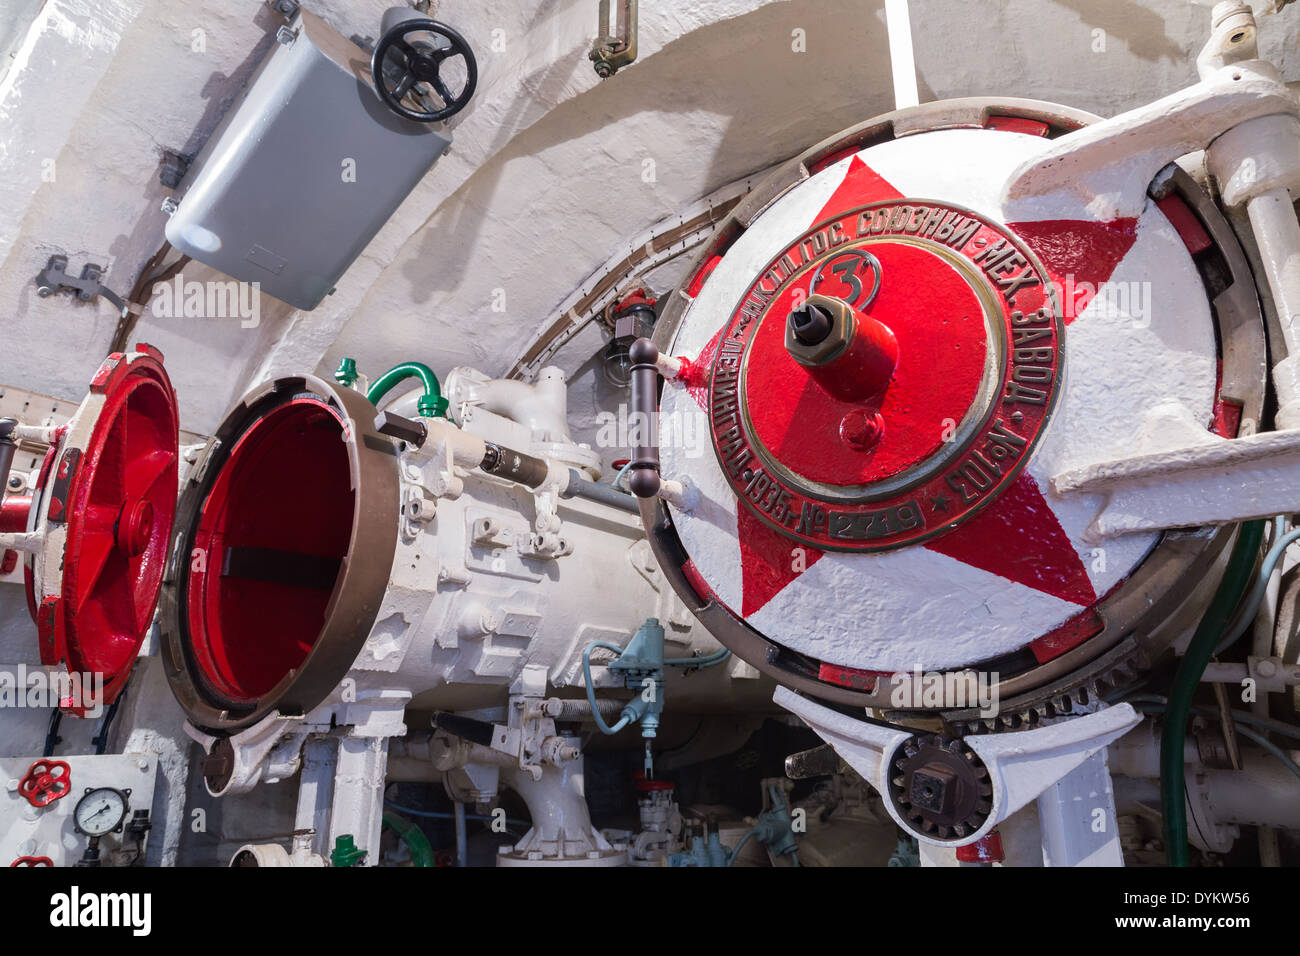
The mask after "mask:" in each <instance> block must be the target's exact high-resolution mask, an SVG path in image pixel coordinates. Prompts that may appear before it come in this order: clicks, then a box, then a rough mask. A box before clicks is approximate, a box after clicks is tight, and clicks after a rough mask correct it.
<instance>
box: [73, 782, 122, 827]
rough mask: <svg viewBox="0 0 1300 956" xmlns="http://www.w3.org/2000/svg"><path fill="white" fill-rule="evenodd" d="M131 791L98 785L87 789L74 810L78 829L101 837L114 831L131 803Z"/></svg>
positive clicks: (120, 823) (74, 818) (74, 819)
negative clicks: (129, 799)
mask: <svg viewBox="0 0 1300 956" xmlns="http://www.w3.org/2000/svg"><path fill="white" fill-rule="evenodd" d="M130 793H131V791H129V790H127V791H125V792H123V791H121V790H114V789H113V788H112V787H96V788H94V789H92V790H87V791H86V793H85V795H84V796H83V797H82V798H81V799H80V800H78V801H77V806H76V808H75V809H74V810H73V811H72V819H73V822H74V823H75V824H76V827H77V830H78V831H79V832H81V833H84V834H86V835H87V836H92V837H101V836H103V835H104V834H105V833H112V832H113V831H114V830H116V829H117V828H118V827H119V826H121V825H122V820H123V819H125V818H126V811H127V809H128V808H129V806H130V804H129V802H128V799H127V798H128V797H129V796H130Z"/></svg>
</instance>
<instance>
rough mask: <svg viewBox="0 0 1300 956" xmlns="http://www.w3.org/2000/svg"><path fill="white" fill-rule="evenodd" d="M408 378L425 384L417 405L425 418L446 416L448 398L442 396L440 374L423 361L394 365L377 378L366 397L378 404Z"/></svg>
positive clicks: (372, 402) (373, 403)
mask: <svg viewBox="0 0 1300 956" xmlns="http://www.w3.org/2000/svg"><path fill="white" fill-rule="evenodd" d="M408 378H418V379H419V380H420V384H421V385H423V386H424V394H423V395H421V396H420V400H419V402H418V403H417V405H416V407H417V409H418V410H419V412H420V414H421V415H422V416H424V417H425V418H445V417H446V416H447V400H446V399H445V398H443V397H442V386H441V385H439V384H438V376H436V375H434V374H433V369H431V368H429V366H427V365H425V364H424V363H423V362H403V363H402V364H401V365H394V366H393V367H392V368H390V369H389V370H388V371H387V372H385V373H384V374H383V375H381V376H379V378H377V379H375V381H374V384H372V385H371V386H370V390H369V391H368V392H366V398H367V399H369V401H370V404H371V405H375V406H378V405H379V402H380V400H381V399H383V397H384V396H385V395H387V394H388V393H389V392H390V391H392V389H393V387H394V386H396V385H397V384H398V383H399V382H404V381H406V380H407V379H408Z"/></svg>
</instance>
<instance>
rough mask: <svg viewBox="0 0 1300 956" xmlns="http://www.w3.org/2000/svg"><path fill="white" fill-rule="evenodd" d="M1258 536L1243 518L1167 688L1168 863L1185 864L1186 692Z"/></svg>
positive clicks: (1237, 590) (1218, 634)
mask: <svg viewBox="0 0 1300 956" xmlns="http://www.w3.org/2000/svg"><path fill="white" fill-rule="evenodd" d="M1263 538H1264V522H1263V521H1247V522H1245V523H1244V524H1242V526H1241V529H1240V530H1239V531H1238V532H1237V541H1236V543H1235V544H1234V545H1233V547H1232V554H1231V556H1230V557H1229V558H1228V566H1227V568H1226V570H1225V571H1224V573H1223V580H1222V581H1221V582H1220V584H1219V588H1218V590H1217V591H1215V594H1214V599H1213V600H1212V601H1210V606H1209V609H1208V610H1206V612H1205V616H1204V617H1202V618H1201V622H1200V624H1198V625H1197V626H1196V632H1195V633H1194V634H1193V635H1192V640H1191V643H1190V644H1188V645H1187V650H1186V652H1185V653H1184V654H1183V659H1182V661H1180V662H1179V664H1178V670H1177V672H1176V673H1175V674H1174V683H1173V687H1172V688H1171V689H1170V691H1169V704H1168V709H1167V712H1166V715H1165V723H1164V727H1163V728H1162V730H1161V734H1160V803H1161V808H1162V811H1163V817H1164V836H1165V857H1166V861H1167V862H1168V864H1169V865H1170V866H1187V865H1189V863H1190V854H1189V851H1188V848H1187V781H1186V779H1185V778H1184V776H1183V774H1184V767H1183V744H1184V742H1185V741H1186V739H1187V718H1188V712H1189V709H1190V708H1191V705H1192V695H1193V694H1195V693H1196V688H1197V687H1198V686H1199V685H1200V683H1201V676H1202V675H1203V674H1204V673H1205V666H1206V665H1207V664H1208V663H1209V662H1210V657H1211V656H1213V654H1214V648H1215V647H1216V646H1217V645H1218V643H1219V640H1220V639H1221V638H1222V636H1223V632H1224V630H1225V628H1227V626H1228V623H1229V621H1230V620H1231V618H1232V612H1233V611H1234V610H1236V608H1237V605H1238V604H1240V603H1241V598H1242V595H1243V594H1244V593H1245V591H1246V586H1247V584H1248V583H1249V582H1250V576H1251V572H1252V571H1253V570H1254V568H1255V558H1256V556H1257V555H1258V553H1259V545H1260V542H1261V541H1262V540H1263Z"/></svg>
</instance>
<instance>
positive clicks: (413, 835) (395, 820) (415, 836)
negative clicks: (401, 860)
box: [384, 811, 434, 866]
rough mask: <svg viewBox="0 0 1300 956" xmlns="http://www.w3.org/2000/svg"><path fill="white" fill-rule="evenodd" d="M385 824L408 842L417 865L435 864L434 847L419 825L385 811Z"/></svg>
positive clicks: (408, 847) (412, 857) (407, 844)
mask: <svg viewBox="0 0 1300 956" xmlns="http://www.w3.org/2000/svg"><path fill="white" fill-rule="evenodd" d="M384 826H385V827H387V828H388V829H389V830H392V831H393V832H394V833H396V834H397V836H398V837H399V838H400V839H401V840H402V841H404V842H405V843H406V846H407V849H409V850H410V851H411V859H412V861H414V863H415V865H416V866H433V865H434V862H433V847H431V846H430V845H429V838H428V837H426V836H425V835H424V831H423V830H421V829H420V828H419V827H418V826H416V825H415V824H414V823H412V822H411V821H410V820H407V819H405V818H403V817H399V816H398V815H397V814H396V813H388V812H387V811H385V812H384Z"/></svg>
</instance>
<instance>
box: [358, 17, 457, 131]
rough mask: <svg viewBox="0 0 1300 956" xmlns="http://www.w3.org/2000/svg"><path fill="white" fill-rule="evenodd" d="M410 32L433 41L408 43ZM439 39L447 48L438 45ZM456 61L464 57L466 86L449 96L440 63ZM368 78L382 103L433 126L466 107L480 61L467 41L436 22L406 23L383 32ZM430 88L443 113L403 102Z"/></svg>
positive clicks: (424, 20)
mask: <svg viewBox="0 0 1300 956" xmlns="http://www.w3.org/2000/svg"><path fill="white" fill-rule="evenodd" d="M412 34H432V35H433V39H432V40H430V39H428V38H420V39H416V40H408V39H407V37H409V36H411V35H412ZM440 39H441V40H445V41H446V43H447V45H446V46H444V45H441V44H440V43H439V42H438V41H439V40H440ZM390 54H391V56H390ZM455 57H464V59H465V86H464V88H463V89H462V90H461V91H460V92H459V93H452V91H451V89H450V88H449V87H448V86H447V83H446V81H445V80H444V79H443V77H442V66H443V64H444V63H445V62H447V61H448V60H450V59H453V58H455ZM370 74H371V77H372V78H373V80H374V83H375V91H376V92H377V93H378V94H379V98H380V99H382V100H383V101H384V105H385V106H387V107H388V108H389V109H390V110H392V111H393V112H394V113H396V114H397V115H398V116H404V117H406V118H407V119H409V120H414V121H415V122H417V123H437V122H439V121H440V120H445V119H448V118H449V117H452V116H455V115H456V114H457V113H459V112H460V111H461V110H463V109H464V108H465V106H466V104H467V103H469V100H470V97H471V96H473V95H474V89H475V87H476V86H477V85H478V63H477V62H476V61H475V59H474V52H473V51H472V50H471V49H470V47H469V43H468V42H467V41H466V40H465V38H464V37H462V36H461V35H460V34H459V33H457V32H456V31H455V30H453V29H452V28H451V27H449V26H447V25H446V24H445V23H439V22H438V21H437V20H426V19H415V20H406V21H403V22H402V23H399V24H397V25H396V26H394V27H393V28H392V29H390V30H389V31H388V32H387V33H385V34H384V35H383V37H382V38H380V40H379V42H378V43H377V44H376V45H375V52H374V54H373V55H372V56H371V58H370ZM422 85H423V86H424V87H425V89H424V90H422V89H421V86H422ZM428 88H432V90H433V92H434V93H435V94H436V95H437V96H438V98H439V99H441V100H442V103H443V107H442V109H440V110H432V111H428V110H417V109H412V108H411V107H409V106H406V105H404V104H403V102H402V101H403V100H404V99H406V97H407V96H408V95H410V94H411V93H412V92H416V93H422V92H425V91H426V90H427V89H428Z"/></svg>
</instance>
